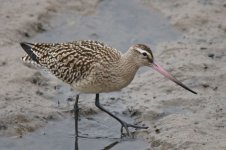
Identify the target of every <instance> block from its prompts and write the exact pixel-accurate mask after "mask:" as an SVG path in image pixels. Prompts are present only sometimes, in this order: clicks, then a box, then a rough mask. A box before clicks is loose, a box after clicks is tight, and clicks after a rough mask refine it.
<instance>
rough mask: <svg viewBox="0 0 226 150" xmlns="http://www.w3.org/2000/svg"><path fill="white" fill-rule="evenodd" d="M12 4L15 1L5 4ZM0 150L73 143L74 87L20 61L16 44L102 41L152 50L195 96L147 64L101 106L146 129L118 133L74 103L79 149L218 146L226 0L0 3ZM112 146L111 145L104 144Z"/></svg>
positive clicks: (84, 103) (83, 101) (90, 99)
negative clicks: (77, 111)
mask: <svg viewBox="0 0 226 150" xmlns="http://www.w3.org/2000/svg"><path fill="white" fill-rule="evenodd" d="M13 4H14V5H13ZM0 7H1V9H0V12H1V14H2V15H1V16H0V22H1V24H6V25H4V26H2V28H1V29H0V41H1V42H0V45H1V47H0V82H1V87H2V88H1V90H0V97H1V98H0V147H1V148H0V149H1V150H2V149H3V150H29V149H56V150H58V149H59V150H60V149H74V145H75V143H74V140H75V137H74V119H73V105H74V97H75V95H76V91H74V90H73V89H71V87H69V86H68V85H66V84H64V83H62V82H61V81H59V80H57V79H56V78H54V77H53V76H52V75H51V74H50V73H48V72H46V71H43V70H34V69H30V68H28V67H26V66H24V65H23V64H22V63H21V62H20V60H19V58H20V57H21V56H23V55H24V52H23V50H22V49H21V48H20V46H19V42H21V41H28V42H67V41H75V40H83V39H92V40H98V41H102V42H104V43H107V44H108V45H110V46H112V47H115V48H117V49H118V50H120V51H122V52H125V51H126V50H127V49H128V48H129V47H130V46H131V45H134V44H137V43H144V44H147V45H149V46H150V47H151V49H152V51H153V54H154V56H155V61H157V62H158V63H160V64H161V65H162V66H164V68H166V69H167V70H168V71H169V72H171V73H172V74H173V75H174V76H175V77H177V78H178V79H179V80H181V81H182V82H183V83H184V84H185V85H187V86H188V87H189V88H191V89H193V90H194V91H196V92H197V93H198V94H197V95H193V94H191V93H189V92H187V91H185V90H184V89H182V88H180V87H178V86H176V85H175V84H174V83H171V82H170V81H168V80H166V79H165V78H164V77H162V76H161V75H159V74H158V73H155V72H154V71H152V70H151V69H150V68H144V69H141V71H139V73H138V74H137V75H136V77H135V79H134V80H133V82H132V83H131V84H130V85H129V86H128V87H126V88H124V89H122V90H121V91H119V92H114V93H104V94H100V103H101V104H102V105H103V106H104V107H106V109H108V110H109V111H111V112H113V113H114V114H115V115H117V116H119V117H120V118H122V119H123V120H125V121H127V122H129V123H134V124H138V125H144V126H148V127H149V128H148V129H145V130H137V131H135V130H132V132H133V135H134V138H133V139H130V138H123V139H120V124H119V123H118V122H117V121H115V120H114V119H112V118H110V117H109V116H108V115H107V114H105V113H103V112H101V111H100V110H98V109H97V108H96V107H95V105H94V99H95V97H94V96H95V95H92V94H90V95H89V94H82V95H81V96H80V100H79V107H80V116H79V135H80V136H81V137H80V138H79V139H78V146H79V148H80V149H82V150H86V149H87V150H88V149H106V148H108V149H112V150H113V149H115V150H123V149H125V150H126V149H136V150H148V149H153V150H155V149H156V150H158V149H162V150H168V149H197V150H199V149H200V150H201V149H209V150H211V149H225V148H226V144H225V139H226V135H225V134H224V133H226V131H225V129H226V128H225V126H226V122H225V114H226V103H225V99H226V96H225V91H226V87H225V84H224V82H225V81H226V76H225V72H226V70H225V67H224V66H225V63H226V59H225V58H226V57H225V55H226V54H225V47H226V45H225V43H226V42H225V39H226V34H225V33H226V21H225V13H226V9H225V8H226V4H225V2H224V0H212V1H209V0H191V1H189V2H188V1H187V0H180V1H178V0H170V1H152V0H142V1H139V0H123V1H120V0H114V1H113V0H77V1H73V0H68V1H67V3H66V2H65V1H61V0H41V1H38V0H30V1H29V2H28V1H26V0H21V1H20V3H18V4H17V2H13V1H6V2H2V5H1V6H0ZM109 147H111V148H109Z"/></svg>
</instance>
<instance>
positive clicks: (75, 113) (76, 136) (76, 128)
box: [74, 94, 79, 150]
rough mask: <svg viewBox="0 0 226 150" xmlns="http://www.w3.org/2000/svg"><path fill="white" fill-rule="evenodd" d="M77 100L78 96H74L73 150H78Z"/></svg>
mask: <svg viewBox="0 0 226 150" xmlns="http://www.w3.org/2000/svg"><path fill="white" fill-rule="evenodd" d="M78 99H79V94H77V95H76V100H75V105H74V117H75V150H78V112H79V108H78Z"/></svg>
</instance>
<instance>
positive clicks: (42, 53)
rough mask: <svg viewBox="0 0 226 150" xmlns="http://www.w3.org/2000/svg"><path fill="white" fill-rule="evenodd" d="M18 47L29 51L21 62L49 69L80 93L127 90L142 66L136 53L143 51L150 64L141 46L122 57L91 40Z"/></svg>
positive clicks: (29, 44) (148, 50)
mask: <svg viewBox="0 0 226 150" xmlns="http://www.w3.org/2000/svg"><path fill="white" fill-rule="evenodd" d="M23 44H24V45H23ZM21 45H22V47H23V48H24V47H26V46H28V47H27V49H28V48H29V47H30V51H29V50H25V51H26V52H27V53H28V55H26V56H24V57H23V58H22V60H23V61H25V62H27V63H32V64H36V65H38V66H41V67H44V68H46V69H48V70H49V71H50V72H51V73H52V74H54V75H55V76H56V77H58V78H59V79H61V80H62V81H64V82H65V83H68V84H70V85H71V86H72V87H74V88H75V89H76V90H77V91H79V92H83V93H102V92H111V91H116V90H120V89H121V88H123V87H125V86H127V85H128V84H129V83H130V82H131V81H132V79H133V77H134V75H135V73H136V71H137V70H138V68H139V67H140V66H142V65H143V63H144V62H139V61H138V60H139V59H140V58H139V57H140V56H139V55H140V51H139V49H141V50H144V51H146V53H147V54H148V55H147V56H144V57H147V58H150V59H149V61H151V60H152V59H153V55H152V53H151V50H150V48H149V47H147V46H145V45H143V44H137V45H135V46H134V47H131V48H130V50H129V51H128V52H127V53H125V54H121V53H120V52H119V51H117V50H116V49H114V48H112V47H109V46H107V45H106V44H104V43H101V42H97V41H90V40H87V41H75V42H68V43H35V44H31V43H22V44H21ZM25 49H26V48H25ZM32 56H33V57H34V58H32ZM141 61H142V59H141ZM145 61H146V60H145ZM146 63H149V62H146Z"/></svg>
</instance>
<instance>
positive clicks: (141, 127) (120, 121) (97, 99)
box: [95, 93, 148, 136]
mask: <svg viewBox="0 0 226 150" xmlns="http://www.w3.org/2000/svg"><path fill="white" fill-rule="evenodd" d="M95 105H96V106H97V107H98V108H99V109H100V110H102V111H104V112H106V113H107V114H108V115H110V116H111V117H113V118H115V119H116V120H117V121H118V122H119V123H120V124H121V125H122V128H121V134H122V132H123V128H125V130H126V132H127V134H128V135H129V136H131V133H130V132H129V129H128V127H132V128H136V129H147V128H148V127H143V126H136V125H132V124H128V123H126V122H124V121H123V120H121V119H119V118H118V117H116V116H115V115H113V114H112V113H111V112H109V111H107V110H106V109H105V108H104V107H103V106H101V105H100V101H99V93H97V94H96V100H95Z"/></svg>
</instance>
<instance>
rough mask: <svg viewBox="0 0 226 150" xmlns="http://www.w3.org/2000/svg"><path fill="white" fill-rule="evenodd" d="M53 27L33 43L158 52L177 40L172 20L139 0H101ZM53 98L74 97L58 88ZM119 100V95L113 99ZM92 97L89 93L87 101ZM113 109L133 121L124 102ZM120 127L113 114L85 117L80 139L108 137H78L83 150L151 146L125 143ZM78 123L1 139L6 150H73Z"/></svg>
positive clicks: (60, 17)
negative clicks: (86, 42)
mask: <svg viewBox="0 0 226 150" xmlns="http://www.w3.org/2000/svg"><path fill="white" fill-rule="evenodd" d="M51 24H53V26H54V28H53V29H52V30H48V31H47V32H44V33H42V34H39V35H37V36H36V37H35V38H33V39H31V40H30V41H31V42H63V41H74V40H81V39H93V40H99V41H103V42H105V43H108V44H109V45H111V46H113V47H115V48H117V49H119V50H121V51H122V52H125V51H126V50H127V49H128V47H129V46H131V45H133V44H136V43H146V44H148V45H151V47H152V49H153V51H155V50H154V49H155V47H156V44H157V43H158V42H161V41H170V40H174V39H176V38H178V37H179V36H180V33H179V32H178V31H176V30H175V29H174V28H173V27H172V26H171V25H170V24H169V23H168V21H167V20H166V19H165V18H163V17H162V16H161V15H160V14H158V13H157V12H156V11H155V10H151V9H150V8H149V7H145V5H143V4H142V3H140V2H139V1H138V0H123V1H122V0H114V1H113V0H104V1H102V2H100V4H99V5H98V7H97V10H96V12H95V13H93V14H92V15H80V14H76V13H74V14H72V13H65V14H60V15H58V17H55V18H53V20H52V21H51ZM58 90H59V92H58V93H59V94H56V96H55V98H54V100H55V101H56V103H57V101H60V104H62V103H63V104H65V103H66V99H67V98H68V97H70V96H71V95H73V94H74V93H73V92H72V91H70V88H68V87H67V86H62V87H61V88H59V89H58ZM109 95H110V96H111V97H120V93H110V94H108V96H109ZM90 97H91V96H89V95H87V96H86V98H90ZM114 105H115V107H114V106H109V107H108V108H110V110H111V111H113V112H116V113H117V115H118V116H120V117H121V118H123V119H124V120H126V121H128V122H130V123H132V122H134V120H133V119H132V118H131V117H130V116H129V115H122V112H123V111H125V109H126V106H125V104H123V103H121V102H120V101H119V102H116V103H114ZM119 130H120V125H119V124H118V123H117V122H116V121H115V120H114V119H112V118H110V117H109V116H108V115H106V114H104V113H98V114H96V115H92V116H89V117H88V118H86V117H84V116H81V120H80V121H79V131H80V135H86V136H89V137H96V136H100V137H108V138H99V139H87V138H79V141H78V145H79V148H80V149H82V150H89V149H93V150H98V149H103V148H104V147H106V146H107V145H109V144H111V143H114V142H116V141H118V142H119V143H118V144H116V145H115V146H114V147H112V148H111V149H112V150H113V149H114V150H124V149H125V150H127V149H136V150H145V149H147V148H148V147H149V145H148V144H147V143H145V142H144V140H142V139H133V140H128V139H127V140H122V141H121V140H120V139H119V137H120V131H119ZM73 133H74V120H73V118H72V117H71V116H69V117H68V118H66V119H65V120H63V121H57V122H49V123H48V124H47V126H46V127H44V128H42V129H40V130H38V131H36V132H34V133H31V134H28V135H25V136H23V137H22V138H21V139H20V138H0V145H1V148H0V149H1V150H31V149H33V150H38V149H42V150H51V149H54V150H62V149H74V137H73Z"/></svg>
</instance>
